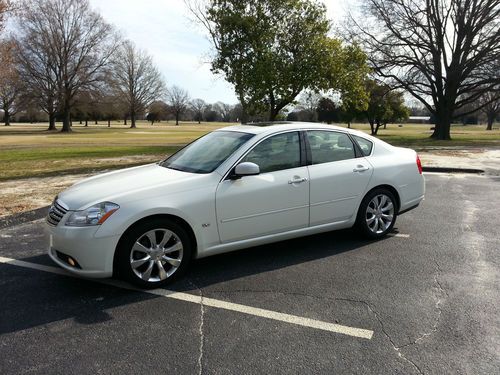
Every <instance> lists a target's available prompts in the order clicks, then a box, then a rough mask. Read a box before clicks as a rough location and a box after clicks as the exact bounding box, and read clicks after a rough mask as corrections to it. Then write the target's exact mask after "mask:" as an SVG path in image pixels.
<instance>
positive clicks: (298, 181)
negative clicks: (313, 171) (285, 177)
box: [288, 177, 307, 185]
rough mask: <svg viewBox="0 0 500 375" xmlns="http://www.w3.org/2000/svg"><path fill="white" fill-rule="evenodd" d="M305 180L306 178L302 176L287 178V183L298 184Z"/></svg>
mask: <svg viewBox="0 0 500 375" xmlns="http://www.w3.org/2000/svg"><path fill="white" fill-rule="evenodd" d="M306 181H307V178H305V177H303V178H294V179H293V180H289V181H288V183H289V184H290V185H292V184H300V183H302V182H306Z"/></svg>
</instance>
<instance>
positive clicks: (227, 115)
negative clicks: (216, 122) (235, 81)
mask: <svg viewBox="0 0 500 375" xmlns="http://www.w3.org/2000/svg"><path fill="white" fill-rule="evenodd" d="M214 110H215V111H217V112H218V113H219V115H220V117H221V120H222V121H224V122H229V121H230V120H231V111H232V110H233V106H232V105H231V104H227V103H223V102H217V103H215V104H214Z"/></svg>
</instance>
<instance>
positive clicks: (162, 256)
mask: <svg viewBox="0 0 500 375" xmlns="http://www.w3.org/2000/svg"><path fill="white" fill-rule="evenodd" d="M191 255H192V245H191V241H190V238H189V236H188V235H187V233H186V231H185V230H184V229H183V228H182V227H181V226H179V225H178V224H177V223H175V222H173V221H171V220H164V219H151V220H148V221H145V222H143V223H140V224H138V225H136V226H135V227H132V228H131V229H130V230H129V231H128V232H127V233H125V235H124V236H123V238H122V240H121V241H120V244H119V247H118V253H117V256H118V258H117V266H118V270H119V275H122V276H123V277H124V278H125V279H127V280H128V281H130V282H132V283H134V284H136V285H138V286H140V287H144V288H157V287H160V286H163V285H166V284H169V283H171V282H172V281H174V280H175V279H178V278H179V277H180V276H182V274H183V273H184V272H185V271H186V269H187V267H188V264H189V261H190V260H191Z"/></svg>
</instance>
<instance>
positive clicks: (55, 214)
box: [47, 200, 68, 226]
mask: <svg viewBox="0 0 500 375" xmlns="http://www.w3.org/2000/svg"><path fill="white" fill-rule="evenodd" d="M66 212H68V210H66V209H65V208H64V207H63V206H61V205H60V204H59V203H57V200H56V201H54V203H53V204H52V206H50V208H49V214H48V215H47V223H49V224H50V225H53V226H56V225H57V224H59V222H60V221H61V219H62V218H63V216H64V215H66Z"/></svg>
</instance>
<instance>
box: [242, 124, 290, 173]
mask: <svg viewBox="0 0 500 375" xmlns="http://www.w3.org/2000/svg"><path fill="white" fill-rule="evenodd" d="M243 161H249V162H252V163H255V164H257V165H258V166H259V167H260V172H261V173H266V172H273V171H279V170H281V169H289V168H296V167H300V142H299V133H298V132H291V133H285V134H278V135H275V136H272V137H270V138H267V139H265V140H264V141H262V142H261V143H259V144H258V145H257V146H255V148H254V149H253V150H252V151H250V153H249V154H248V155H247V156H246V157H245V159H244V160H243Z"/></svg>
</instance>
